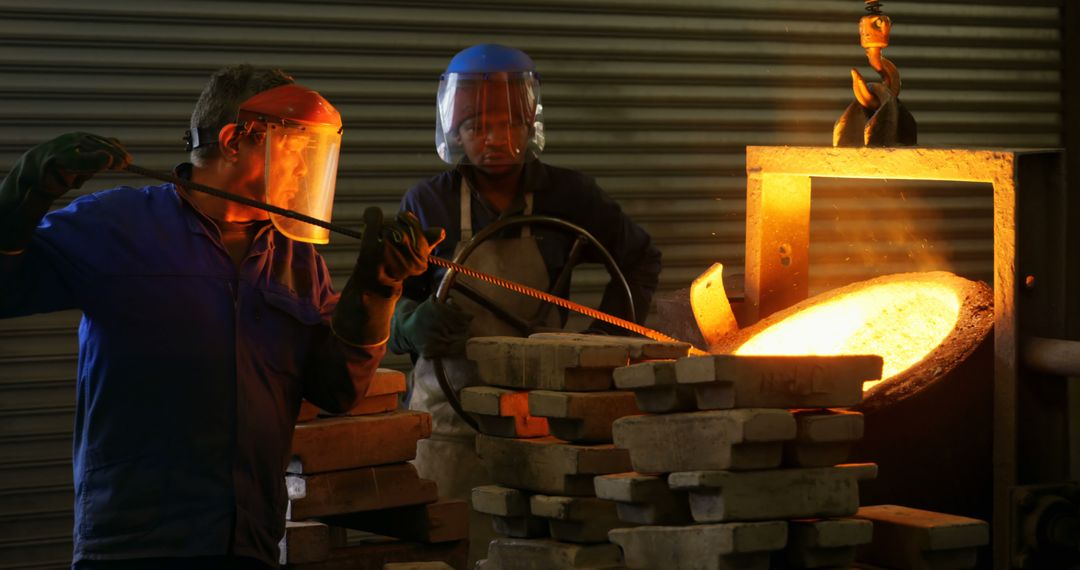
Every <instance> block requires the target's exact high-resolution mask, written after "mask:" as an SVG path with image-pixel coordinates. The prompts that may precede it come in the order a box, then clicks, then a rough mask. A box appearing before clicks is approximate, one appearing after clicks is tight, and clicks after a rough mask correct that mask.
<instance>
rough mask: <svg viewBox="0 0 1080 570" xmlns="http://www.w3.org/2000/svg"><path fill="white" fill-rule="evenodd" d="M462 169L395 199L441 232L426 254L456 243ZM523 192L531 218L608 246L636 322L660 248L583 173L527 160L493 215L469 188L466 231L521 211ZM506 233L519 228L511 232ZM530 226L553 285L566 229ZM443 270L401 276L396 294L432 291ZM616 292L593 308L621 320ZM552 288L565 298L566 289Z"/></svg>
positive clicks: (441, 252) (622, 307)
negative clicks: (508, 199) (511, 195)
mask: <svg viewBox="0 0 1080 570" xmlns="http://www.w3.org/2000/svg"><path fill="white" fill-rule="evenodd" d="M468 168H471V167H470V166H459V167H458V168H455V169H452V170H447V171H445V172H443V173H441V174H439V175H437V176H435V177H434V178H431V179H429V180H425V181H423V182H420V183H419V184H417V185H415V186H413V187H412V188H410V189H409V191H408V192H406V193H405V196H404V197H403V198H402V200H401V210H404V211H409V212H412V213H413V214H416V216H417V217H418V218H420V223H421V225H423V226H424V227H431V226H438V227H442V228H445V229H446V239H445V240H443V241H442V243H440V244H438V245H437V246H435V249H434V251H433V252H432V253H434V254H435V255H438V256H441V257H445V258H447V259H452V258H453V256H454V248H455V247H457V244H458V242H459V241H461V202H460V190H461V179H462V171H463V170H464V169H468ZM528 192H531V193H532V194H533V215H536V216H551V217H555V218H559V219H562V220H566V221H568V222H571V223H573V224H576V225H578V226H580V227H582V228H584V229H585V230H586V231H588V232H589V233H590V234H592V235H593V237H595V238H596V239H597V241H599V242H600V243H601V244H602V245H603V246H604V248H605V249H607V250H608V252H609V253H610V254H611V256H612V257H613V258H614V260H615V263H616V264H617V265H618V266H619V269H620V270H621V271H622V272H623V275H624V276H625V277H626V281H627V283H628V284H629V285H630V291H631V293H632V295H633V297H634V308H635V311H636V315H637V320H638V322H644V320H645V316H646V315H647V314H648V312H649V303H650V302H651V300H652V296H653V293H655V292H656V287H657V283H658V282H659V276H660V269H661V261H660V257H661V256H660V250H659V249H657V248H656V246H655V245H654V244H653V242H652V238H651V237H650V236H649V234H648V233H647V232H646V231H645V230H644V229H642V228H641V226H639V225H637V224H636V223H634V221H633V220H631V219H630V217H629V216H627V215H626V214H625V213H624V212H623V211H622V208H620V207H619V204H618V203H616V202H615V201H614V200H612V199H611V197H609V196H608V195H607V194H606V193H605V192H604V191H603V190H601V189H600V187H599V186H598V185H597V184H596V181H594V180H593V179H592V178H590V177H589V176H586V175H584V174H582V173H580V172H577V171H574V170H569V169H566V168H559V167H557V166H552V165H550V164H546V163H543V162H540V161H539V160H531V161H529V162H527V163H525V169H524V171H523V173H522V178H521V184H520V187H519V189H518V194H517V196H516V198H515V199H514V201H513V202H512V203H511V205H510V207H509V208H507V209H506V210H505V211H503V212H499V211H498V210H496V209H495V208H493V207H492V206H491V205H490V204H489V203H488V202H487V201H486V200H484V198H483V197H482V196H481V195H480V194H479V192H477V191H476V190H475V189H474V190H473V193H472V197H471V204H470V207H471V209H472V226H473V232H474V233H476V232H479V231H480V230H482V229H484V228H485V227H487V226H488V225H490V224H492V223H493V222H495V221H497V220H499V219H502V218H506V217H510V216H516V215H520V214H522V213H523V212H524V209H525V199H524V196H525V194H526V193H528ZM513 231H514V232H515V234H516V233H519V230H513ZM531 231H532V234H533V235H534V236H536V241H537V247H538V248H539V249H540V255H541V256H542V257H543V259H544V264H545V265H546V266H547V270H548V274H549V275H550V277H551V280H552V282H554V279H555V278H556V277H557V276H558V275H559V273H560V272H561V271H562V270H563V268H564V267H565V266H566V262H567V258H568V256H569V253H570V248H571V246H572V245H573V241H574V234H572V233H569V232H567V231H565V230H562V229H558V228H555V227H552V226H544V225H536V226H534V227H533V228H532V229H531ZM583 261H591V262H597V261H599V258H598V256H597V255H595V253H594V250H593V248H588V249H587V250H586V254H585V256H584V258H583ZM445 273H446V270H445V269H444V268H442V267H438V266H435V265H429V266H428V271H427V273H425V274H424V275H420V276H417V277H414V278H411V279H407V280H406V281H405V286H404V296H405V297H406V298H409V299H412V300H414V301H417V302H419V301H423V300H424V299H426V298H427V297H428V296H430V295H431V294H432V293H434V292H435V289H436V287H438V284H439V281H440V280H441V279H442V276H443V275H444V274H445ZM623 291H624V290H623V289H622V288H621V287H620V286H619V285H618V284H617V283H614V282H613V283H609V284H608V285H607V287H606V288H605V289H604V296H603V298H602V299H601V302H600V306H599V307H598V309H599V310H601V311H603V312H605V313H609V314H613V315H616V316H620V317H624V318H626V317H628V316H629V311H628V307H627V306H626V301H625V299H626V295H625V293H623ZM555 293H556V294H558V295H562V296H565V295H566V294H567V290H565V289H564V290H563V291H556V292H555ZM403 306H405V305H403ZM594 326H598V327H599V328H601V329H602V330H605V331H606V332H611V333H615V334H624V333H625V331H623V330H622V329H619V328H616V327H610V328H609V327H608V326H607V325H601V324H599V323H597V324H594Z"/></svg>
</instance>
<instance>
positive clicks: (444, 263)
mask: <svg viewBox="0 0 1080 570" xmlns="http://www.w3.org/2000/svg"><path fill="white" fill-rule="evenodd" d="M125 170H127V171H128V172H131V173H133V174H138V175H140V176H145V177H147V178H154V179H157V180H162V181H164V182H172V183H173V184H176V185H177V186H183V187H184V188H188V189H190V190H197V191H199V192H203V193H205V194H210V195H211V196H216V197H218V198H221V199H223V200H231V201H233V202H239V203H241V204H244V205H245V206H250V207H252V208H257V209H260V210H264V211H267V212H270V213H273V214H277V215H279V216H284V217H287V218H292V219H294V220H299V221H301V222H305V223H308V224H312V225H314V226H318V227H320V228H325V229H328V230H330V231H332V232H334V233H338V234H342V235H346V236H349V237H353V238H356V239H360V238H362V237H364V233H363V232H362V231H357V230H354V229H351V228H346V227H344V226H340V225H337V224H333V223H330V222H327V221H325V220H320V219H318V218H313V217H311V216H308V215H305V214H301V213H300V212H296V211H293V210H289V209H286V208H281V207H279V206H274V205H273V204H267V203H266V202H261V201H259V200H254V199H252V198H248V197H247V196H241V195H239V194H234V193H232V192H226V191H225V190H221V189H219V188H214V187H213V186H207V185H205V184H200V183H198V182H192V181H191V180H185V179H183V178H180V177H179V176H176V175H174V174H171V173H166V172H158V171H156V170H150V169H149V168H143V167H141V166H138V165H135V164H129V165H127V166H126V167H125ZM428 263H433V264H435V265H438V266H440V267H445V268H447V269H453V270H455V271H457V272H459V273H461V274H462V275H465V276H468V277H472V278H473V279H479V280H481V281H484V282H487V283H491V284H492V285H496V286H498V287H502V288H503V289H508V290H510V291H513V292H515V293H518V294H521V295H526V296H529V297H533V298H535V299H540V300H541V301H546V302H548V303H551V304H553V305H558V306H560V307H562V308H564V309H568V310H571V311H574V312H575V313H580V314H582V315H585V316H587V317H592V318H594V319H597V320H599V321H603V322H605V323H609V324H612V325H615V326H617V327H620V328H624V329H626V330H628V331H631V332H635V333H637V334H640V335H641V336H644V337H647V338H651V339H653V340H658V341H664V342H679V340H678V339H676V338H673V337H670V336H668V335H666V334H664V333H662V332H660V331H657V330H653V329H650V328H648V327H644V326H641V325H639V324H637V323H635V322H632V321H628V320H626V319H620V318H619V317H616V316H614V315H609V314H607V313H604V312H601V311H597V310H596V309H593V308H592V307H587V306H585V305H582V304H580V303H575V302H573V301H571V300H569V299H563V298H562V297H557V296H555V295H552V294H551V293H547V292H545V291H541V290H539V289H534V288H532V287H529V286H527V285H523V284H521V283H517V282H514V281H510V280H508V279H503V278H502V277H497V276H495V275H491V274H489V273H484V272H481V271H477V270H475V269H472V268H469V267H466V266H464V265H461V264H459V263H454V262H453V261H450V260H449V259H443V258H441V257H437V256H434V255H429V256H428Z"/></svg>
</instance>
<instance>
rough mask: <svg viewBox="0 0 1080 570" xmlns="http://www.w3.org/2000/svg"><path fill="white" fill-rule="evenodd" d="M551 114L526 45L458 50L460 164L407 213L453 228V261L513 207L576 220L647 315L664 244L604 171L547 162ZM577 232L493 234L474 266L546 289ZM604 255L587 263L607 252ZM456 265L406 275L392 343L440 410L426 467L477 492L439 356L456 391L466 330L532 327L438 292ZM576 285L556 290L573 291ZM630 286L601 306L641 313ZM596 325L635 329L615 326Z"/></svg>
mask: <svg viewBox="0 0 1080 570" xmlns="http://www.w3.org/2000/svg"><path fill="white" fill-rule="evenodd" d="M542 111H543V106H542V104H541V100H540V78H539V75H538V74H537V71H536V66H535V64H534V63H533V61H532V59H531V58H530V57H529V56H528V55H527V54H525V53H524V52H522V51H520V50H517V49H514V48H511V47H506V46H501V45H493V44H483V45H476V46H473V47H470V48H467V49H465V50H463V51H461V52H460V53H458V54H457V55H455V56H454V57H453V59H452V60H451V61H450V64H449V65H448V66H447V68H446V71H445V73H444V74H443V76H442V79H441V81H440V83H439V89H438V94H437V109H436V129H435V137H436V149H437V151H438V153H439V156H440V157H441V158H442V159H443V160H444V161H445V162H446V163H448V164H450V165H452V167H453V168H451V169H450V170H447V171H446V172H443V173H442V174H439V175H438V176H435V177H434V178H431V179H430V180H425V181H423V182H420V183H418V184H416V185H415V186H413V187H412V188H410V189H409V191H408V192H407V193H406V194H405V196H404V198H403V199H402V201H401V210H402V211H405V212H411V213H413V214H415V215H416V216H417V217H418V218H419V219H420V223H421V224H422V225H435V226H439V227H443V228H446V233H447V237H446V239H445V240H444V241H443V242H441V243H440V244H438V245H437V246H436V248H435V254H436V255H439V256H443V257H447V258H452V257H453V256H454V254H455V252H456V251H459V248H460V247H461V246H463V245H464V244H465V243H467V242H468V241H469V240H470V239H471V238H472V236H473V235H475V234H476V233H477V232H479V231H481V230H483V229H484V228H485V227H487V226H488V225H490V224H492V223H494V222H496V221H498V220H502V219H505V218H508V217H511V216H518V215H540V216H552V217H556V218H560V219H562V220H566V221H568V222H571V223H573V224H576V225H578V226H580V227H582V228H584V229H585V230H587V231H588V232H589V233H591V234H592V235H593V236H595V237H596V238H597V240H598V241H599V242H600V243H601V244H602V245H603V246H604V247H605V248H606V249H607V250H608V251H609V252H610V253H611V255H612V257H613V258H614V260H615V262H616V263H617V265H618V267H619V268H620V270H621V271H622V272H623V273H624V275H625V276H626V279H627V281H628V283H629V285H630V289H631V292H632V294H633V305H634V307H633V308H634V310H635V311H636V316H637V320H638V321H639V322H641V321H643V320H644V318H645V316H646V314H647V313H648V309H649V303H650V300H651V298H652V295H653V293H654V291H655V290H656V286H657V281H658V277H659V274H660V251H659V250H658V249H657V248H656V247H655V246H654V245H653V243H652V239H651V238H650V237H649V234H648V233H646V232H645V230H643V229H642V228H641V227H640V226H638V225H637V224H636V223H634V222H633V221H632V220H631V219H630V218H629V217H627V215H626V214H625V213H623V211H622V209H621V208H620V207H619V205H618V204H617V203H616V202H615V201H614V200H612V199H611V198H610V197H609V196H608V195H607V194H605V193H604V192H603V191H602V190H601V189H600V187H599V186H598V185H597V184H596V182H595V181H594V180H593V179H592V178H590V177H588V176H586V175H584V174H582V173H580V172H576V171H573V170H568V169H565V168H559V167H556V166H552V165H549V164H546V163H544V162H541V161H540V160H539V156H540V153H541V151H542V150H543V148H544V122H543V112H542ZM574 238H575V236H574V235H573V234H571V233H567V232H566V231H565V230H561V229H557V228H553V227H550V226H542V225H533V226H526V227H524V228H523V229H521V230H520V231H514V232H511V235H504V236H500V239H492V240H488V241H485V242H483V243H482V244H481V245H479V246H478V247H477V249H475V250H474V251H473V252H472V253H471V254H470V255H469V257H468V259H467V260H466V262H465V264H466V265H468V266H470V267H473V268H474V269H477V270H480V271H485V272H488V273H492V274H495V275H498V276H500V277H503V278H507V279H511V280H513V281H517V282H520V283H524V284H526V285H529V286H531V287H534V288H537V289H541V290H545V291H546V290H548V289H549V288H551V287H552V285H553V284H554V281H555V279H556V276H558V275H559V273H560V272H561V271H562V270H563V268H564V267H565V266H566V265H567V263H568V258H569V253H570V249H571V246H572V245H573V241H574ZM592 254H593V255H591V256H587V257H586V258H585V260H586V261H596V260H598V258H597V256H596V255H595V252H592ZM444 273H445V270H444V269H442V268H438V267H435V266H431V267H429V269H428V271H427V272H426V273H424V274H423V275H421V276H418V277H414V278H410V279H408V280H406V282H405V292H404V295H403V297H402V299H401V302H399V303H398V306H397V308H396V310H395V314H394V321H393V330H392V336H391V341H390V346H391V349H392V350H394V351H395V352H398V353H409V354H410V355H411V356H412V357H413V360H414V363H415V367H414V369H413V372H412V375H411V390H412V391H411V395H410V402H409V406H410V407H411V408H412V409H418V410H425V411H429V412H431V413H432V420H433V428H432V431H433V435H432V437H431V438H430V439H428V440H425V441H422V442H420V445H419V446H418V449H417V458H416V461H415V464H416V465H417V468H418V469H419V471H420V473H421V476H423V477H426V478H429V479H433V480H435V481H436V482H437V483H438V485H439V490H440V494H441V495H445V496H450V497H468V496H469V493H470V490H471V488H472V487H474V486H477V485H482V484H485V483H489V482H490V481H489V480H487V475H486V474H485V473H484V471H483V467H482V466H481V464H480V463H479V461H478V459H477V457H476V454H475V452H474V450H473V435H474V434H473V432H472V430H471V428H469V427H468V425H467V424H465V423H464V422H463V421H462V420H461V419H460V418H458V417H457V416H456V414H455V413H454V412H453V411H452V409H451V408H450V407H449V404H448V403H447V399H446V397H445V396H444V394H443V393H442V391H441V389H440V388H439V386H438V383H437V380H436V378H435V375H434V371H433V366H432V361H431V360H430V359H431V358H435V357H442V358H443V362H444V364H445V366H446V367H447V370H448V376H449V380H450V382H451V384H452V385H453V388H454V389H455V390H460V389H461V388H463V387H464V386H465V385H466V384H467V383H469V380H470V374H469V372H468V370H467V367H468V365H467V363H464V362H463V361H462V358H461V356H462V355H463V354H464V347H465V341H466V339H468V338H469V337H470V336H492V335H512V336H518V335H520V331H518V330H516V329H514V328H513V327H511V326H510V325H508V324H507V323H506V322H504V321H502V320H501V319H499V318H498V317H497V316H495V315H494V314H493V313H491V312H489V311H487V310H485V309H484V308H482V307H481V306H480V305H478V304H476V303H474V302H472V301H471V300H470V299H469V298H467V297H464V296H461V295H457V294H454V295H452V296H451V301H452V302H450V303H439V302H436V301H435V300H434V299H433V297H432V294H433V293H434V292H435V290H436V288H437V286H438V284H439V282H440V280H441V279H442V276H443V275H444ZM466 279H467V278H463V280H466ZM468 284H469V285H471V286H473V287H475V288H477V289H480V290H482V293H483V294H485V295H486V296H487V297H488V298H489V299H491V300H493V301H495V302H496V304H498V305H500V306H501V307H502V308H503V309H506V310H508V311H509V312H510V313H511V314H513V315H515V316H517V317H519V318H521V319H523V320H527V319H529V318H531V317H532V316H533V315H534V314H535V313H536V311H537V309H538V302H537V301H535V300H534V299H531V298H528V297H524V296H521V295H519V294H517V293H513V292H509V291H505V290H502V289H499V288H496V287H491V286H488V287H484V285H485V284H482V283H481V284H478V283H477V282H476V281H473V280H468ZM568 285H569V284H567V287H564V288H562V289H561V290H557V291H555V293H556V294H559V295H562V296H565V295H566V294H567V293H568V291H567V288H568ZM624 291H625V289H623V288H621V287H620V285H619V284H618V283H609V284H608V286H607V288H606V289H605V290H604V295H603V299H602V301H601V303H600V306H599V309H600V310H601V311H604V312H607V313H610V314H614V315H617V316H620V317H623V318H629V316H630V311H629V309H630V307H629V306H628V305H627V300H626V295H625V293H624ZM550 315H551V317H552V320H550V321H549V322H548V325H549V326H552V327H559V326H560V325H562V324H563V323H562V322H561V321H560V315H559V313H558V312H552V313H551V314H550ZM590 328H592V329H594V330H596V331H603V332H609V333H616V334H618V333H622V332H624V331H621V330H620V329H613V328H607V326H606V325H605V324H603V323H594V324H593V325H592V326H591V327H590ZM462 368H464V369H462ZM473 543H474V545H476V543H477V541H476V540H474V541H473Z"/></svg>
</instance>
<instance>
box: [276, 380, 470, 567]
mask: <svg viewBox="0 0 1080 570" xmlns="http://www.w3.org/2000/svg"><path fill="white" fill-rule="evenodd" d="M404 391H405V375H404V374H403V373H401V372H398V371H394V370H388V369H382V368H380V369H379V370H378V371H377V373H376V375H375V377H374V378H373V379H372V381H371V383H370V384H369V386H368V389H367V391H366V393H365V394H364V396H363V397H361V398H360V399H359V401H358V402H357V403H356V405H355V406H354V407H353V408H352V409H351V410H349V411H348V412H346V413H345V414H328V413H326V412H323V411H321V410H319V409H318V408H316V407H315V406H314V405H312V404H310V403H308V402H305V403H304V404H303V405H302V407H301V413H300V417H299V418H298V419H299V420H300V421H299V423H297V425H296V430H295V432H294V434H293V442H292V460H291V461H290V463H289V466H288V468H287V470H286V471H287V473H286V477H285V482H286V488H287V491H288V496H289V507H288V512H287V521H286V532H285V537H284V538H283V539H282V541H281V560H280V562H281V564H283V565H285V567H286V568H290V569H296V570H323V569H330V568H342V567H348V568H358V569H369V568H370V569H381V568H382V567H383V564H386V563H404V562H415V561H441V562H446V563H448V564H450V565H451V566H452V567H454V568H457V569H458V570H461V569H463V568H464V567H465V565H466V559H467V553H468V540H467V538H468V505H467V504H466V503H465V501H451V500H440V499H439V497H438V489H436V487H435V483H434V482H432V481H429V480H426V479H421V478H420V477H419V475H418V474H417V472H416V468H415V467H413V465H412V464H411V463H408V461H409V460H411V459H414V458H415V457H416V443H417V442H418V441H419V440H421V439H424V438H426V437H428V436H430V435H431V416H430V415H429V414H427V413H424V412H415V411H406V410H398V409H397V407H398V400H399V396H400V394H401V393H403V392H404ZM349 531H352V532H349ZM356 531H361V532H356ZM350 535H352V536H350Z"/></svg>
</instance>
